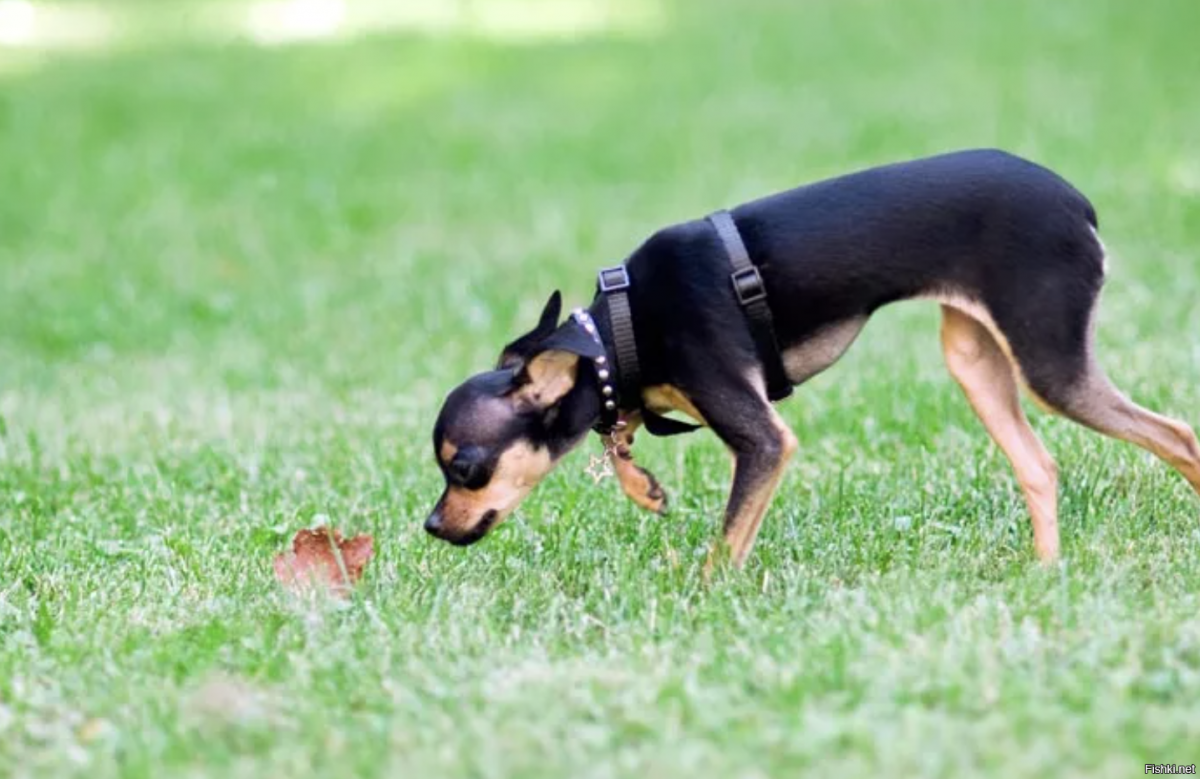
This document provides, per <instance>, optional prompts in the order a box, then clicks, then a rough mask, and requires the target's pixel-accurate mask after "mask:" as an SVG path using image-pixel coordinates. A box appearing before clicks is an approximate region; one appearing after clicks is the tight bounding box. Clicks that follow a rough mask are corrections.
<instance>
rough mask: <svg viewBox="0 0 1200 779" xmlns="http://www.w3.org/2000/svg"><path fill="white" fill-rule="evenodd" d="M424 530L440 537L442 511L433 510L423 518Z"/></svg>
mask: <svg viewBox="0 0 1200 779" xmlns="http://www.w3.org/2000/svg"><path fill="white" fill-rule="evenodd" d="M425 532H427V533H429V534H430V535H431V536H435V537H437V538H441V537H442V512H440V511H437V510H434V511H433V513H431V514H430V515H429V518H428V519H426V520H425Z"/></svg>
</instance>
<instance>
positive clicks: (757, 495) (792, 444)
mask: <svg viewBox="0 0 1200 779" xmlns="http://www.w3.org/2000/svg"><path fill="white" fill-rule="evenodd" d="M771 424H772V426H773V427H775V429H776V430H777V431H778V432H779V437H780V441H779V443H780V453H779V454H780V456H779V459H778V461H777V462H776V464H775V467H774V469H773V470H772V471H771V472H770V473H769V474H768V475H767V476H766V477H765V478H763V479H762V480H761V481H760V482H759V483H758V484H757V485H755V487H754V491H753V492H752V493H751V494H750V495H749V496H747V498H746V501H745V502H744V503H743V504H742V506H741V509H740V510H739V511H738V513H737V516H735V517H734V518H733V520H732V521H729V522H727V523H726V529H725V538H724V544H725V546H726V547H727V548H728V553H729V557H730V559H731V560H732V561H733V564H734V565H736V566H737V567H738V568H741V567H742V566H743V565H745V563H746V558H747V557H748V556H749V555H750V550H752V549H753V548H754V542H755V540H756V539H757V538H758V530H759V528H760V527H761V526H762V521H763V517H764V516H765V515H766V513H767V508H768V507H769V506H770V505H771V498H772V497H773V496H774V495H775V490H776V489H777V488H778V487H779V482H780V481H781V480H782V479H783V474H784V471H785V470H786V469H787V464H788V461H789V460H790V459H791V458H792V455H793V454H795V453H796V449H797V448H798V447H799V442H798V441H797V440H796V435H795V434H794V433H793V432H792V431H791V428H789V427H788V426H787V423H786V422H784V421H783V419H782V418H781V417H780V416H779V414H778V413H777V412H776V411H775V410H774V409H771ZM736 473H737V463H736V461H735V463H734V474H735V477H736ZM712 563H713V553H712V552H710V553H709V563H708V565H707V566H706V567H711V565H712Z"/></svg>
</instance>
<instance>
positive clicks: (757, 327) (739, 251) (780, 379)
mask: <svg viewBox="0 0 1200 779" xmlns="http://www.w3.org/2000/svg"><path fill="white" fill-rule="evenodd" d="M708 221H709V222H710V223H711V224H712V226H713V228H714V229H715V230H716V231H717V235H718V236H720V238H721V243H722V244H723V245H724V246H725V253H726V255H728V256H729V264H730V265H732V266H733V273H731V274H729V280H730V282H731V283H732V284H733V292H734V294H735V295H737V300H738V304H739V305H741V307H742V310H743V311H744V312H745V313H746V321H747V323H748V324H749V325H750V335H751V337H752V338H753V339H754V346H755V350H756V351H757V352H758V359H759V361H760V362H761V363H762V365H763V373H764V374H765V375H766V380H767V398H768V399H769V400H772V401H775V400H783V399H784V398H786V397H788V396H789V395H791V394H792V382H791V381H790V380H788V377H787V371H785V370H784V367H783V356H782V355H781V354H780V353H779V342H778V341H776V340H775V325H774V323H773V321H772V319H771V308H770V306H768V305H767V287H766V285H765V284H764V283H763V278H762V274H761V273H759V271H758V268H757V267H756V266H755V265H754V263H753V262H751V261H750V253H749V252H748V251H746V244H745V243H744V242H743V241H742V236H741V234H740V233H739V232H738V229H737V224H736V223H735V222H734V221H733V215H732V214H730V213H729V212H728V211H717V212H716V213H713V214H710V215H709V216H708Z"/></svg>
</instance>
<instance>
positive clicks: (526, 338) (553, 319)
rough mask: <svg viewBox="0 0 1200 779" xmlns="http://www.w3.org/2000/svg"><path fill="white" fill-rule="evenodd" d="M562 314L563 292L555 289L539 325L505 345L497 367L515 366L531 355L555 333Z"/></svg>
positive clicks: (543, 310) (543, 311)
mask: <svg viewBox="0 0 1200 779" xmlns="http://www.w3.org/2000/svg"><path fill="white" fill-rule="evenodd" d="M561 314H562V294H561V293H559V291H558V290H555V291H554V294H553V295H551V296H550V299H549V300H547V301H546V307H545V308H544V309H542V316H541V318H540V319H539V320H538V323H537V327H535V328H533V329H532V330H530V331H529V332H528V333H526V334H525V335H523V336H521V337H520V338H518V339H517V340H515V341H513V342H512V343H510V344H509V345H508V346H506V347H504V351H502V352H501V353H500V360H499V361H498V362H497V363H496V367H497V368H515V367H517V366H518V365H519V364H520V363H521V362H522V361H524V360H526V359H528V358H529V357H531V356H532V355H533V353H534V352H535V351H537V349H538V347H539V346H540V344H541V342H542V341H544V340H545V339H546V338H549V337H550V335H551V334H553V333H554V329H555V328H556V327H558V317H559V316H560V315H561Z"/></svg>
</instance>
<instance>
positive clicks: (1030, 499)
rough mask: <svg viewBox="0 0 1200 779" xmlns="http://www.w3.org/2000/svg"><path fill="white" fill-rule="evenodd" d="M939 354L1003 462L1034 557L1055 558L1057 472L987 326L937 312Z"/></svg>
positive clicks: (957, 313)
mask: <svg viewBox="0 0 1200 779" xmlns="http://www.w3.org/2000/svg"><path fill="white" fill-rule="evenodd" d="M942 316H943V318H942V350H943V352H944V353H945V356H946V365H947V367H949V369H950V373H951V375H953V376H954V379H955V380H956V381H957V382H958V384H959V386H960V387H962V389H963V392H964V393H965V394H966V396H967V400H968V401H969V402H970V403H971V407H972V408H973V409H974V410H975V413H976V414H977V415H978V416H979V419H980V421H982V422H983V426H984V427H985V428H986V429H987V431H988V433H989V434H990V435H991V437H992V439H993V440H994V441H995V442H996V444H997V445H998V446H999V447H1000V449H1001V450H1002V451H1003V452H1004V454H1005V455H1006V456H1007V457H1008V460H1009V462H1010V463H1011V464H1012V469H1013V473H1014V474H1015V475H1016V477H1017V482H1018V483H1019V484H1020V485H1021V490H1022V492H1024V494H1025V502H1026V504H1027V505H1028V506H1029V514H1030V518H1031V520H1032V522H1033V543H1034V547H1035V549H1036V551H1037V555H1038V557H1039V558H1040V559H1041V560H1042V561H1043V562H1050V561H1052V560H1054V559H1055V558H1057V557H1058V469H1057V467H1056V466H1055V464H1054V460H1053V459H1052V458H1051V457H1050V453H1049V452H1047V451H1046V448H1045V447H1044V446H1043V445H1042V442H1041V441H1040V440H1038V437H1037V435H1036V434H1034V432H1033V429H1032V428H1031V427H1030V426H1029V421H1028V420H1027V419H1026V418H1025V412H1024V411H1023V410H1022V409H1021V402H1020V397H1019V393H1018V387H1017V381H1016V372H1015V369H1014V367H1013V363H1011V362H1010V361H1009V359H1008V357H1007V356H1006V355H1005V353H1004V350H1003V349H1002V348H1001V346H1000V344H999V343H998V342H997V341H996V339H995V338H993V337H992V336H991V335H990V334H989V332H988V328H987V326H986V325H985V324H984V323H982V322H979V321H977V320H976V319H974V318H973V317H972V316H969V315H968V314H966V313H964V312H963V311H962V310H961V309H959V308H957V307H954V306H950V305H943V306H942Z"/></svg>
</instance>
